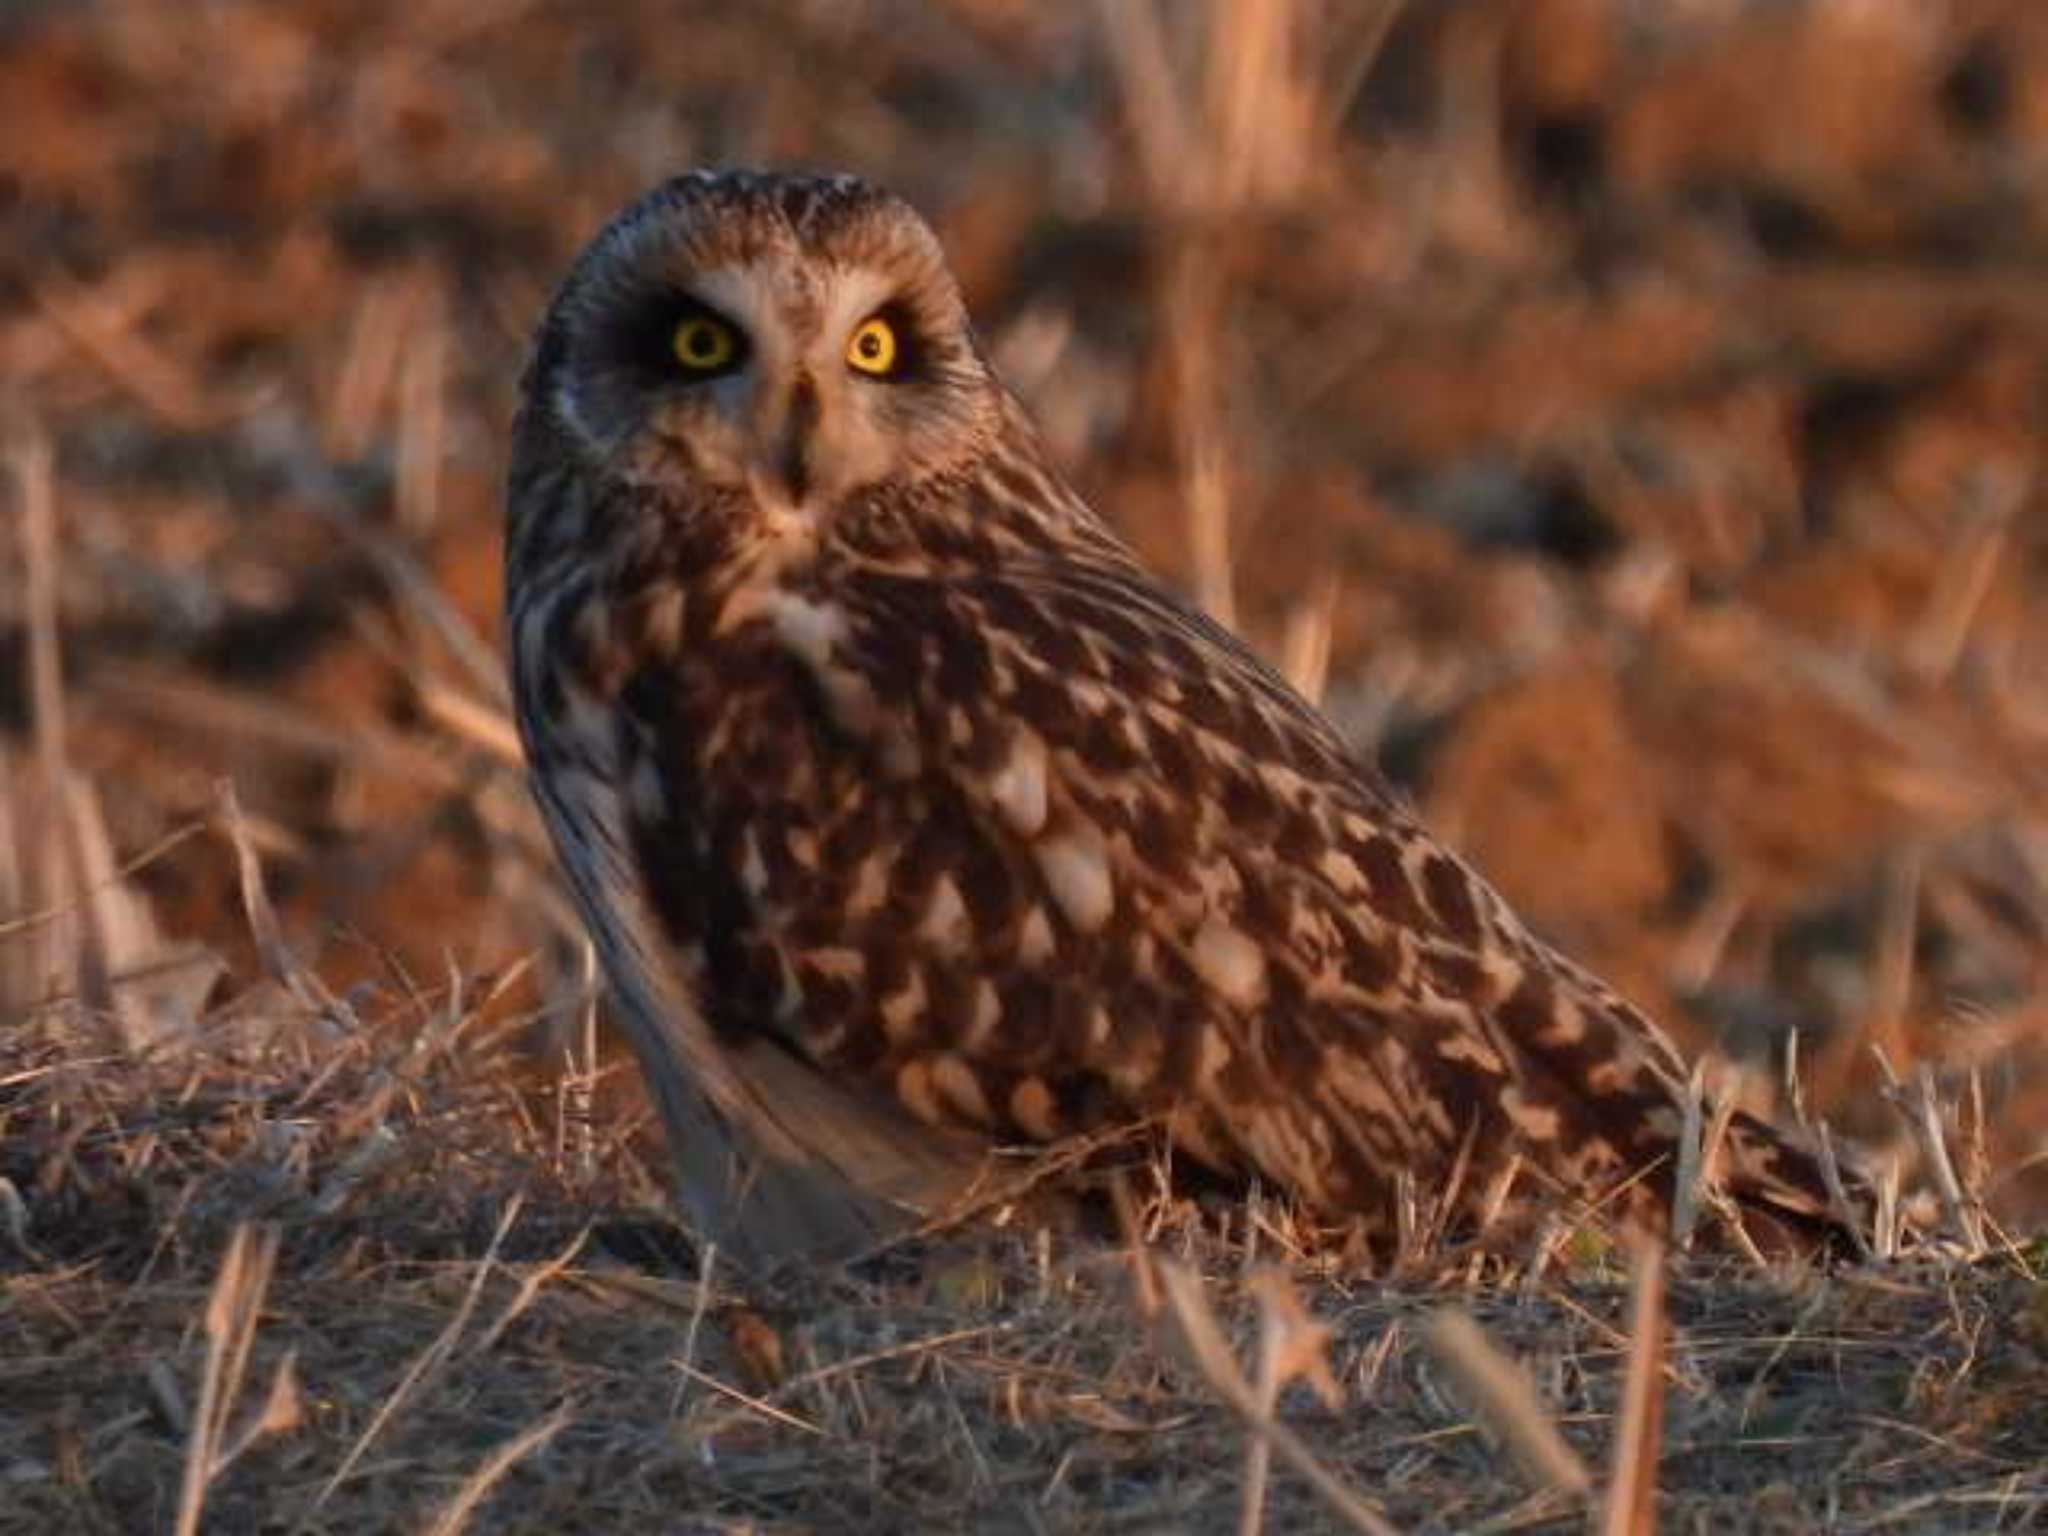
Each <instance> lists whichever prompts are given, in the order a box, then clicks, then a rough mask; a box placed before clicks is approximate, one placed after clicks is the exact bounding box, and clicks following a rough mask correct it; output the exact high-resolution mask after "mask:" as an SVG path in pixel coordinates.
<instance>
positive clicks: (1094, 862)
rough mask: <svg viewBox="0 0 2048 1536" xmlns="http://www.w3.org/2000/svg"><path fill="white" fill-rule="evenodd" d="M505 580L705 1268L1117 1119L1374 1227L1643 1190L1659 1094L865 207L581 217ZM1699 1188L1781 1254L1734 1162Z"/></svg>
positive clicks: (592, 919)
mask: <svg viewBox="0 0 2048 1536" xmlns="http://www.w3.org/2000/svg"><path fill="white" fill-rule="evenodd" d="M507 560H508V565H507V585H508V605H509V609H510V620H511V645H512V657H513V665H514V675H515V681H516V692H517V699H518V713H519V724H520V728H521V730H522V732H523V734H524V737H525V742H526V750H527V753H528V755H529V758H530V760H531V765H532V772H533V780H534V785H535V788H536V791H537V793H538V796H539V799H540V803H541V805H542V807H543V809H544V811H545V814H546V818H547V821H548V824H549V826H550V827H551V828H552V831H553V834H554V838H555V841H556V843H557V845H558V848H559V851H560V853H561V857H562V862H563V865H564V866H565V868H566V869H567V871H568V875H569V878H570V880H571V882H572V883H573V885H574V887H575V891H576V895H577V898H578V900H579V902H580V904H581V907H582V911H583V915H584V917H585V919H586V920H587V921H588V923H589V925H590V928H591V931H592V933H593V934H594V935H595V937H596V941H597V943H598V946H599V949H600V951H601V953H602V955H603V957H604V964H605V968H606V972H607V975H608V978H609V981H610V983H611V986H612V989H613V991H614V994H615V996H616V1000H617V1003H618V1011H619V1014H620V1016H621V1019H622V1021H623V1024H624V1026H625V1028H626V1030H627V1031H628V1032H629V1034H630V1035H631V1037H632V1040H633V1043H634V1045H635V1047H636V1049H637V1050H638V1053H639V1056H640V1059H641V1063H642V1065H643V1068H644V1069H645V1072H646V1075H647V1077H648V1080H649V1085H650V1088H651V1090H652V1092H653V1093H654V1094H655V1096H656V1099H657V1101H658V1102H659V1105H660V1108H661V1110H662V1113H663V1117H664V1120H665V1123H666V1126H667V1129H668V1132H669V1136H670V1141H671V1145H672V1147H673V1150H674V1154H675V1157H676V1160H677V1165H678V1171H679V1174H680V1177H681V1183H682V1190H683V1196H684V1202H685V1205H686V1206H687V1208H688V1210H689V1213H690V1215H691V1216H692V1218H693V1219H694V1221H695V1222H696V1224H697V1225H698V1227H699V1228H700V1230H701V1231H702V1232H703V1233H704V1234H705V1235H707V1236H710V1237H713V1238H715V1239H717V1240H718V1241H719V1242H721V1243H722V1244H724V1245H726V1247H727V1248H728V1249H729V1250H735V1251H736V1252H737V1254H738V1255H739V1257H740V1258H741V1259H742V1260H743V1261H745V1262H749V1263H753V1264H772V1263H775V1262H778V1261H780V1260H782V1259H785V1258H789V1257H793V1256H799V1255H801V1256H814V1257H815V1256H826V1255H837V1254H845V1253H848V1252H852V1251H855V1250H858V1249H859V1248H861V1247H863V1246H864V1245H865V1244H866V1243H867V1242H869V1241H870V1240H872V1239H874V1238H876V1237H878V1236H880V1235H882V1234H884V1233H885V1232H887V1231H888V1230H889V1229H890V1228H891V1227H892V1226H893V1225H895V1224H897V1223H899V1222H900V1221H901V1219H902V1218H903V1215H904V1213H906V1212H911V1213H915V1212H928V1211H930V1210H932V1209H933V1208H935V1207H936V1206H939V1205H943V1204H944V1203H945V1202H946V1201H947V1200H949V1199H951V1198H952V1197H953V1196H954V1195H956V1194H957V1193H958V1192H959V1191H961V1190H962V1189H963V1188H964V1187H965V1186H966V1185H967V1183H968V1182H969V1181H970V1180H972V1179H973V1178H974V1176H975V1173H976V1169H977V1166H978V1163H979V1160H980V1157H981V1154H982V1152H983V1151H984V1150H985V1149H986V1148H988V1147H989V1146H991V1145H992V1144H995V1143H1001V1142H1008V1143H1018V1142H1047V1141H1052V1140H1054V1139H1057V1138H1061V1137H1066V1136H1070V1135H1076V1134H1080V1133H1087V1132H1095V1131H1103V1130H1108V1129H1111V1128H1114V1127H1118V1126H1123V1125H1130V1126H1141V1125H1142V1126H1149V1127H1151V1128H1152V1130H1153V1132H1154V1133H1155V1134H1157V1135H1159V1136H1161V1137H1163V1138H1167V1139H1169V1140H1170V1142H1171V1144H1172V1145H1173V1147H1174V1148H1175V1149H1176V1150H1177V1152H1178V1153H1179V1154H1180V1155H1181V1156H1183V1157H1186V1158H1191V1159H1193V1160H1195V1161H1196V1162H1198V1163H1200V1164H1203V1165H1206V1166H1208V1167H1210V1168H1212V1169H1215V1170H1217V1171H1219V1172H1221V1173H1223V1174H1226V1175H1249V1174H1257V1175H1259V1176H1262V1177H1263V1178H1264V1179H1266V1180H1268V1181H1270V1182H1272V1183H1274V1184H1276V1185H1279V1186H1282V1187H1284V1188H1285V1189H1287V1190H1289V1191H1292V1192H1293V1193H1294V1194H1295V1195H1296V1196H1298V1197H1299V1198H1300V1199H1301V1200H1302V1201H1304V1202H1305V1203H1306V1204H1308V1205H1309V1206H1311V1207H1313V1208H1315V1209H1319V1210H1321V1211H1325V1212H1328V1213H1330V1214H1332V1215H1333V1216H1339V1217H1350V1218H1356V1219H1358V1220H1360V1221H1362V1222H1364V1223H1366V1224H1367V1225H1368V1226H1369V1227H1372V1228H1377V1229H1380V1230H1382V1231H1384V1230H1387V1229H1388V1228H1389V1226H1390V1223H1391V1221H1392V1216H1391V1215H1390V1212H1391V1210H1392V1208H1393V1206H1394V1204H1395V1195H1396V1191H1397V1190H1398V1189H1399V1188H1400V1187H1401V1186H1403V1185H1404V1184H1405V1185H1406V1186H1407V1187H1408V1188H1409V1189H1410V1190H1412V1191H1413V1192H1414V1193H1415V1195H1416V1196H1417V1197H1419V1199H1420V1200H1421V1202H1423V1203H1424V1204H1425V1205H1427V1204H1428V1203H1430V1202H1432V1201H1442V1200H1445V1199H1446V1198H1448V1200H1449V1202H1450V1203H1451V1204H1453V1205H1455V1204H1456V1203H1458V1201H1459V1200H1460V1199H1462V1200H1464V1201H1465V1202H1466V1203H1467V1204H1468V1206H1469V1205H1470V1204H1476V1202H1477V1201H1478V1200H1479V1199H1480V1198H1481V1196H1482V1195H1483V1194H1484V1193H1485V1192H1487V1191H1488V1190H1489V1188H1490V1187H1491V1186H1492V1185H1494V1184H1495V1183H1496V1182H1497V1181H1498V1179H1497V1176H1498V1173H1499V1170H1501V1169H1502V1168H1504V1167H1506V1166H1508V1165H1509V1160H1510V1159H1511V1158H1514V1159H1518V1160H1519V1163H1518V1166H1519V1167H1520V1168H1521V1169H1522V1170H1523V1174H1522V1179H1521V1187H1522V1188H1523V1189H1524V1190H1525V1191H1537V1192H1541V1191H1545V1190H1547V1191H1550V1192H1552V1193H1553V1194H1556V1193H1563V1194H1566V1195H1569V1196H1572V1197H1575V1198H1584V1199H1586V1200H1588V1201H1593V1202H1598V1201H1601V1200H1603V1199H1604V1200H1606V1201H1607V1203H1608V1208H1609V1209H1613V1208H1616V1207H1617V1206H1628V1207H1629V1208H1630V1209H1633V1210H1635V1211H1636V1212H1637V1214H1644V1215H1647V1214H1649V1213H1650V1212H1652V1211H1653V1210H1654V1208H1656V1207H1658V1206H1659V1205H1660V1204H1661V1203H1662V1200H1663V1199H1664V1198H1665V1196H1668V1193H1669V1190H1670V1184H1671V1167H1672V1165H1673V1162H1674V1151H1675V1148H1676V1145H1677V1142H1678V1137H1679V1133H1680V1105H1681V1103H1682V1099H1683V1084H1684V1082H1685V1079H1686V1067H1685V1064H1684V1062H1683V1061H1682V1060H1681V1058H1680V1057H1679V1055H1678V1054H1677V1053H1676V1052H1675V1051H1674V1049H1673V1048H1672V1046H1671V1045H1670V1044H1669V1043H1668V1042H1667V1041H1666V1039H1665V1037H1664V1036H1663V1035H1662V1034H1661V1033H1660V1032H1659V1031H1658V1030H1657V1028H1656V1027H1655V1026H1654V1025H1652V1024H1651V1023H1650V1022H1649V1021H1648V1020H1647V1019H1645V1018H1644V1017H1643V1016H1642V1015H1641V1014H1640V1013H1638V1012H1636V1011H1635V1010H1634V1009H1633V1008H1631V1007H1630V1006H1629V1005H1628V1004H1626V1003H1624V1002H1622V1001H1621V1000H1620V999H1619V998H1617V997H1616V996H1615V995H1614V994H1613V993H1612V992H1611V991H1609V990H1608V989H1607V988H1606V987H1604V986H1603V985H1601V984H1600V983H1599V982H1598V981H1596V980H1594V979H1593V978H1591V977H1590V976H1588V975H1587V974H1586V973H1585V972H1584V971H1582V970H1580V969H1579V968H1577V967H1576V966H1574V965H1572V964H1571V963H1570V962H1569V961H1567V960H1565V959H1563V958H1562V957H1560V956H1559V955H1557V954H1556V953H1554V952H1553V951H1551V950H1549V949H1547V948H1545V947H1544V945H1542V944H1541V943H1539V942H1538V941H1537V940H1536V939H1534V938H1533V937H1531V936H1530V934H1529V933H1528V932H1527V931H1526V930H1525V929H1524V928H1523V927H1522V925H1521V924H1520V923H1519V922H1518V921H1517V920H1516V918H1515V917H1514V915H1513V914H1512V913H1510V912H1509V911H1508V909H1507V908H1506V907H1505V906H1504V905H1503V904H1502V902H1501V900H1500V898H1499V897H1498V896H1497V895H1495V893H1494V892H1493V891H1492V890H1491V889H1490V888H1489V887H1488V886H1487V885H1486V884H1485V883H1484V882H1483V881H1481V880H1480V879H1479V878H1478V877H1477V876H1475V875H1474V874H1473V873H1472V872H1471V871H1470V870H1468V869H1467V868H1466V867H1465V866H1464V865H1463V864H1462V863H1460V862H1459V861H1458V859H1456V858H1455V857H1453V856H1452V855H1451V854H1450V853H1448V852H1447V851H1445V849H1444V848H1442V847H1441V846H1439V845H1438V843H1436V842H1435V841H1434V840H1433V839H1432V838H1431V837H1430V835H1429V834H1428V833H1427V832H1426V831H1424V830H1423V829H1422V828H1421V827H1420V826H1419V825H1418V824H1417V823H1416V822H1415V820H1414V819H1413V818H1412V817H1411V815H1410V814H1409V812H1408V811H1407V810H1406V809H1405V808H1404V807H1403V805H1402V804H1401V803H1400V802H1399V801H1398V800H1397V798H1396V797H1395V796H1394V794H1393V793H1392V792H1391V791H1390V790H1389V789H1387V788H1386V787H1385V786H1384V784H1383V783H1382V781H1381V780H1380V779H1379V778H1377V777H1376V776H1375V774H1374V772H1373V771H1372V769H1371V768H1369V767H1368V766H1367V765H1366V764H1365V763H1363V762H1361V761H1360V760H1359V758H1358V757H1357V756H1355V755H1354V754H1353V752H1352V751H1351V750H1350V749H1349V748H1348V747H1347V746H1346V745H1345V743H1344V741H1343V740H1342V739H1340V738H1339V736H1338V735H1337V733H1336V732H1335V731H1334V730H1333V729H1332V728H1331V726H1330V725H1329V723H1328V722H1327V721H1326V720H1324V719H1323V717H1322V716H1321V715H1319V714H1318V713H1317V712H1316V710H1315V709H1314V708H1313V707H1312V706H1311V705H1310V704H1308V703H1307V702H1306V701H1305V700H1303V699H1302V698H1301V697H1300V696H1299V695H1298V694H1297V693H1295V692H1294V691H1293V690H1292V689H1291V688H1290V687H1289V686H1288V685H1287V684H1286V683H1285V682H1284V681H1283V680H1282V679H1281V678H1280V677H1279V676H1277V675H1276V674H1275V673H1274V672H1273V671H1271V670H1270V669H1269V668H1267V667H1266V666H1265V665H1263V664H1262V663H1261V662H1260V661H1259V659H1258V658H1257V657H1256V656H1254V655H1253V654H1252V653H1251V652H1250V651H1249V650H1247V649H1246V648H1245V646H1244V645H1242V644H1240V643H1239V642H1238V641H1237V640H1236V639H1235V638H1234V637H1233V636H1231V635H1230V634H1229V633H1228V632H1227V631H1225V630H1223V629H1222V628H1220V627H1218V626H1217V625H1216V624H1215V623H1213V622H1211V621H1210V620H1209V619H1207V618H1206V617H1204V616H1203V615H1202V614H1201V613H1200V612H1198V611H1197V610H1196V609H1194V608H1193V607H1191V606H1190V605H1189V604H1188V603H1186V602H1185V601H1183V600H1182V599H1180V598H1178V597H1176V596H1175V595H1174V594H1173V593H1171V592H1170V591H1169V590H1167V588H1166V587H1164V586H1163V585H1161V584H1160V583H1159V582H1158V581H1157V580H1155V579H1154V578H1153V577H1152V576H1150V575H1148V574H1147V573H1146V571H1145V570H1144V569H1143V568H1142V567H1141V566H1140V565H1139V564H1138V562H1137V560H1136V559H1135V557H1134V556H1133V555H1132V553H1131V552H1130V551H1129V550H1128V549H1127V548H1125V546H1124V545H1123V544H1122V543H1121V542H1119V541H1118V539H1117V538H1116V537H1115V536H1114V535H1113V534H1112V533H1110V532H1109V531H1108V530H1107V528H1106V527H1105V526H1104V524H1103V523H1102V522H1100V521H1099V520H1098V519H1097V518H1096V517H1095V515H1094V514H1093V513H1092V512H1091V511H1090V510H1089V509H1088V508H1087V507H1086V506H1084V505H1083V504H1082V503H1081V501H1080V500H1079V499H1078V498H1077V497H1076V496H1075V494H1074V492H1073V491H1071V490H1070V489H1069V488H1068V487H1067V485H1066V483H1065V481H1064V480H1063V479H1062V478H1061V476H1060V474H1059V472H1058V471H1057V470H1056V469H1054V468H1053V466H1052V465H1050V464H1049V463H1047V462H1046V458H1045V455H1044V453H1043V451H1042V450H1041V448H1040V446H1039V442H1038V439H1037V437H1036V435H1035V434H1034V432H1033V430H1032V428H1031V425H1030V423H1029V422H1028V420H1027V419H1026V417H1025V415H1024V413H1023V411H1022V409H1021V408H1020V407H1019V405H1018V404H1017V402H1016V401H1015V400H1014V399H1013V398H1012V397H1011V396H1010V395H1009V394H1008V393H1007V392H1006V391H1005V389H1004V388H1003V386H1002V384H1001V383H1000V382H999V381H998V380H997V379H996V377H995V376H994V374H993V373H991V372H990V370H989V366H988V363H987V361H986V359H985V358H984V357H983V355H982V353H981V351H980V349H979V347H978V346H977V344H976V341H975V337H974V334H973V331H972V330H971V328H970V326H969V324H968V319H967V315H966V313H965V312H964V310H963V308H962V305H961V299H960V295H959V293H958V291H957V289H956V288H955V285H954V283H953V280H952V278H951V276H950V275H949V273H948V271H947V268H946V264H945V260H944V258H943V256H942V254H941V252H940V249H939V246H938V244H937V242H936V240H935V239H934V237H933V235H932V233H931V231H930V230H929V229H928V228H927V227H926V226H925V225H924V223H923V222H922V221H921V220H920V219H919V218H918V217H917V215H916V214H915V213H913V212H912V211H911V210H910V209H909V208H908V207H907V206H905V205H904V204H903V203H902V202H900V201H898V200H897V199H895V198H894V197H891V196H889V195H888V194H886V193H883V192H881V191H878V190H876V189H875V188H873V187H870V186H867V185H865V184H863V183H862V182H859V181H856V180H853V179H850V178H846V177H830V178H814V177H808V176H796V175H773V174H746V173H737V172H734V173H703V172H699V173H695V174H691V175H687V176H683V177H681V178H679V179H677V180H674V181H671V182H669V183H668V184H666V185H665V186H662V187H660V188H659V189H657V190H656V191H654V192H653V193H651V194H650V195H648V196H647V197H645V198H644V199H643V200H641V201H640V202H638V203H636V204H634V205H633V206H632V207H630V208H627V209H626V210H625V211H624V212H622V213H621V214H620V215H619V216H618V217H617V218H616V219H615V220H613V222H612V223H611V224H610V225H609V226H608V227H607V228H606V229H605V230H604V231H603V232H602V233H601V234H599V235H598V236H597V238H596V240H595V241H594V242H592V244H591V245H590V247H589V248H588V249H587V250H586V251H585V252H584V253H583V255H582V256H581V258H580V259H579V260H578V261H577V262H576V264H575V266H574V268H573V270H571V272H570V273H569V275H568V277H567V279H566V280H565V281H564V282H563V284H562V287H561V289H560V291H559V293H558V294H557V295H556V297H555V299H554V302H553V305H552V307H551V309H550V310H549V312H548V315H547V318H546V320H545V322H544V323H543V324H542V326H541V329H540V333H539V337H538V340H537V344H536V351H535V354H534V358H533V361H532V365H531V368H530V371H529V373H528V376H527V379H526V394H525V401H524V405H523V408H522V410H521V413H520V417H519V421H518V426H517V429H516V439H515V443H514V451H513V459H512V470H511V488H510V529H509V547H508V551H507ZM1721 1162H1722V1171H1723V1186H1724V1188H1725V1190H1726V1191H1727V1193H1729V1194H1730V1195H1732V1196H1733V1197H1734V1203H1735V1205H1736V1206H1738V1207H1739V1208H1741V1209H1742V1210H1744V1211H1746V1212H1750V1213H1754V1214H1757V1215H1763V1216H1775V1217H1778V1218H1781V1219H1783V1220H1784V1221H1785V1222H1788V1223H1789V1224H1790V1225H1792V1226H1794V1227H1798V1226H1821V1225H1824V1224H1825V1213H1826V1211H1827V1209H1828V1204H1827V1198H1826V1193H1825V1189H1824V1187H1823V1184H1822V1181H1821V1180H1820V1178H1819V1177H1818V1175H1817V1171H1816V1168H1815V1166H1814V1164H1813V1163H1812V1162H1811V1161H1810V1160H1809V1159H1808V1157H1807V1156H1806V1155H1805V1154H1803V1153H1801V1152H1799V1151H1797V1150H1795V1149H1794V1148H1793V1147H1791V1146H1790V1145H1789V1144H1787V1143H1786V1142H1784V1141H1782V1140H1781V1139H1780V1138H1779V1137H1778V1136H1777V1135H1776V1134H1775V1133H1773V1132H1772V1131H1770V1130H1769V1129H1768V1128H1766V1127H1765V1126H1763V1125H1761V1124H1759V1123H1757V1122H1755V1121H1753V1120H1751V1119H1749V1118H1748V1117H1746V1116H1742V1115H1737V1116H1736V1117H1735V1118H1734V1120H1733V1123H1732V1125H1731V1126H1730V1128H1729V1131H1728V1134H1727V1136H1726V1138H1725V1140H1724V1142H1723V1144H1722V1148H1721ZM1645 1174H1647V1177H1642V1175H1645ZM1618 1190H1619V1191H1624V1193H1623V1194H1622V1195H1621V1196H1620V1197H1619V1198H1618V1199H1617V1198H1616V1197H1615V1192H1616V1191H1618ZM1660 1190H1661V1191H1662V1194H1660V1193H1659V1191H1660Z"/></svg>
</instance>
